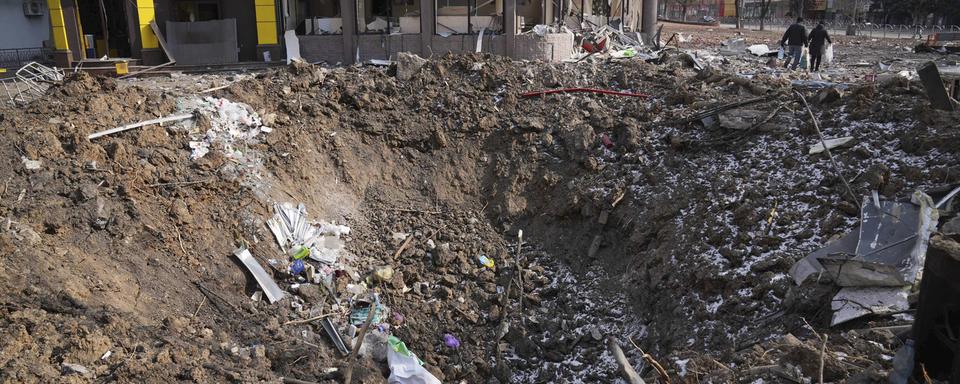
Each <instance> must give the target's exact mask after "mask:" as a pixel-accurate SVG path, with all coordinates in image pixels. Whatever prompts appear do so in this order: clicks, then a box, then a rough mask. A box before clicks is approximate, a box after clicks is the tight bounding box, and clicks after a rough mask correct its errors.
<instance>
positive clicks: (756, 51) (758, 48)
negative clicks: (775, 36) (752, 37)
mask: <svg viewBox="0 0 960 384" xmlns="http://www.w3.org/2000/svg"><path fill="white" fill-rule="evenodd" d="M747 51H749V52H750V54H752V55H754V56H763V55H766V54H768V53H770V52H773V51H771V50H770V47H768V46H767V45H766V44H754V45H751V46H749V47H747Z"/></svg>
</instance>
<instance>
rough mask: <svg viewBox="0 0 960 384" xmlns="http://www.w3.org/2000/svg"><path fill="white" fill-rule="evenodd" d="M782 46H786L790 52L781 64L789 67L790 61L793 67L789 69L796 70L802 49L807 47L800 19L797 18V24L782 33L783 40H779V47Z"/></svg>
mask: <svg viewBox="0 0 960 384" xmlns="http://www.w3.org/2000/svg"><path fill="white" fill-rule="evenodd" d="M784 45H788V46H789V47H790V51H789V52H788V54H787V61H785V62H784V63H783V67H784V68H787V67H789V66H790V61H791V60H793V67H792V68H791V69H797V66H798V65H800V55H802V54H803V47H806V46H807V29H806V28H804V26H803V18H802V17H798V18H797V22H796V23H793V24H792V25H790V27H789V28H787V31H786V32H784V33H783V38H782V39H780V47H783V46H784Z"/></svg>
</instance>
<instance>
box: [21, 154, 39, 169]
mask: <svg viewBox="0 0 960 384" xmlns="http://www.w3.org/2000/svg"><path fill="white" fill-rule="evenodd" d="M20 161H22V162H23V167H24V168H26V169H28V170H31V171H35V170H38V169H40V160H30V159H28V158H26V157H21V158H20Z"/></svg>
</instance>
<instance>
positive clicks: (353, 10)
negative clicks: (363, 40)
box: [340, 0, 357, 64]
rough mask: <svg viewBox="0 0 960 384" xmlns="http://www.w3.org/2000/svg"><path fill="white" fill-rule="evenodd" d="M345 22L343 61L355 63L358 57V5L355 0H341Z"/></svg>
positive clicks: (343, 20)
mask: <svg viewBox="0 0 960 384" xmlns="http://www.w3.org/2000/svg"><path fill="white" fill-rule="evenodd" d="M340 19H341V21H342V22H343V27H342V28H341V30H342V31H343V63H344V64H354V63H355V62H356V57H357V5H356V3H355V2H354V0H340Z"/></svg>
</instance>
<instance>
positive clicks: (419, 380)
mask: <svg viewBox="0 0 960 384" xmlns="http://www.w3.org/2000/svg"><path fill="white" fill-rule="evenodd" d="M387 365H389V366H390V377H389V378H387V383H389V384H440V380H438V379H437V378H436V377H434V376H433V374H432V373H430V371H428V370H427V369H426V368H424V367H423V366H422V365H420V359H417V355H415V354H413V353H412V352H411V353H410V355H409V356H408V355H404V354H402V353H400V352H397V351H394V350H393V348H387Z"/></svg>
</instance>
